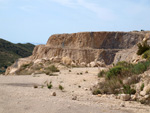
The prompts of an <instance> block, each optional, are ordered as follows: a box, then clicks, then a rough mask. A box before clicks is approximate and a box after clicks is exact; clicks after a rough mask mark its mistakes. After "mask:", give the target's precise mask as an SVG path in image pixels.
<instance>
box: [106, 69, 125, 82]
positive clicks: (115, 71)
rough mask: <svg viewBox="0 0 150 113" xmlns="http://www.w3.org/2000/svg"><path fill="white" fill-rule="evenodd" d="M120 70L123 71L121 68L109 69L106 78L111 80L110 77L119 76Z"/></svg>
mask: <svg viewBox="0 0 150 113" xmlns="http://www.w3.org/2000/svg"><path fill="white" fill-rule="evenodd" d="M122 69H123V67H122V66H115V67H113V68H111V69H109V71H107V72H106V78H107V79H111V78H112V77H114V76H117V75H119V74H121V71H122Z"/></svg>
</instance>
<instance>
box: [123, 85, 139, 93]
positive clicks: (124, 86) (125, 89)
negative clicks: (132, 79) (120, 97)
mask: <svg viewBox="0 0 150 113" xmlns="http://www.w3.org/2000/svg"><path fill="white" fill-rule="evenodd" d="M123 93H125V94H130V95H131V94H135V93H136V90H135V89H132V88H131V87H130V85H123Z"/></svg>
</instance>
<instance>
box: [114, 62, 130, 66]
mask: <svg viewBox="0 0 150 113" xmlns="http://www.w3.org/2000/svg"><path fill="white" fill-rule="evenodd" d="M116 66H122V67H132V64H131V63H128V62H126V61H120V62H118V63H117V64H116Z"/></svg>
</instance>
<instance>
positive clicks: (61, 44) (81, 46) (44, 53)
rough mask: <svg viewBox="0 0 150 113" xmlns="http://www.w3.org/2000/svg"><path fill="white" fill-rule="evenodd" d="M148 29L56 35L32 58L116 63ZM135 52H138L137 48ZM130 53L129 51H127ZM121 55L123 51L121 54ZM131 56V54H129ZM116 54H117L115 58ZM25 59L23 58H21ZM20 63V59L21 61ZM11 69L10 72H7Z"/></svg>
mask: <svg viewBox="0 0 150 113" xmlns="http://www.w3.org/2000/svg"><path fill="white" fill-rule="evenodd" d="M145 35H146V33H145V32H81V33H73V34H56V35H52V36H51V37H50V38H49V39H48V41H47V44H46V45H38V46H36V47H35V48H34V51H33V54H32V56H31V57H29V58H28V59H30V60H31V61H35V60H37V59H51V58H55V57H57V58H59V59H61V58H63V57H68V58H70V59H71V60H72V61H73V62H74V63H78V64H81V63H83V62H84V63H85V64H88V63H90V62H92V61H94V62H97V61H99V62H103V63H105V64H106V65H109V64H111V63H113V61H114V58H115V59H117V60H115V62H117V61H119V60H118V59H119V58H120V56H119V58H118V56H116V53H117V52H119V51H122V50H125V49H130V48H132V47H134V46H135V45H136V44H137V43H138V42H139V41H141V40H143V38H144V37H145ZM133 52H134V53H135V51H133ZM124 54H126V51H125V52H124ZM119 55H120V54H119ZM126 55H127V56H128V54H126ZM115 56H116V57H115ZM21 61H22V60H21ZM18 62H19V61H18ZM9 72H10V71H7V74H10V73H9Z"/></svg>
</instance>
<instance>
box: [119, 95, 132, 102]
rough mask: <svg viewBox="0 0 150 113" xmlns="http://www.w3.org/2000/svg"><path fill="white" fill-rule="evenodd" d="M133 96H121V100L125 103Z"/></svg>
mask: <svg viewBox="0 0 150 113" xmlns="http://www.w3.org/2000/svg"><path fill="white" fill-rule="evenodd" d="M130 98H131V96H130V95H129V94H120V99H121V100H123V101H128V100H130Z"/></svg>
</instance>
